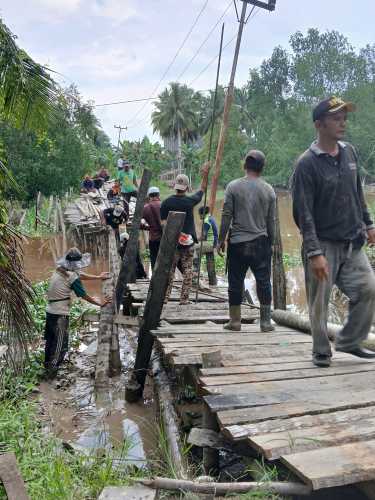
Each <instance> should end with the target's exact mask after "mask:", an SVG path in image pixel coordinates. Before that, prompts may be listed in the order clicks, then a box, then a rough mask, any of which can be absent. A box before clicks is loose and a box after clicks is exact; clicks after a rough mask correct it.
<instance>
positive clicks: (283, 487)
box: [136, 477, 311, 496]
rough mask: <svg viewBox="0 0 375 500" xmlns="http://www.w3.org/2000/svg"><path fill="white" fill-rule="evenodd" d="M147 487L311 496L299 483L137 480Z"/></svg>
mask: <svg viewBox="0 0 375 500" xmlns="http://www.w3.org/2000/svg"><path fill="white" fill-rule="evenodd" d="M136 482H140V483H142V484H144V485H145V486H150V487H151V488H155V489H160V490H182V491H191V492H194V493H208V494H211V495H215V496H222V495H226V494H228V493H246V492H248V491H254V490H265V491H267V492H269V493H276V494H279V495H310V493H311V487H310V486H306V485H305V484H301V483H297V482H276V481H269V482H250V483H248V482H233V483H214V482H205V483H204V482H201V483H199V482H195V481H182V480H179V479H168V478H163V477H155V478H154V479H136Z"/></svg>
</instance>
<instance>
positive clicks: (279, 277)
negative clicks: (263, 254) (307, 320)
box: [272, 199, 286, 309]
mask: <svg viewBox="0 0 375 500" xmlns="http://www.w3.org/2000/svg"><path fill="white" fill-rule="evenodd" d="M272 281H273V307H274V309H286V276H285V269H284V263H283V243H282V241H281V232H280V219H279V206H278V203H277V199H276V221H275V241H274V246H273V255H272Z"/></svg>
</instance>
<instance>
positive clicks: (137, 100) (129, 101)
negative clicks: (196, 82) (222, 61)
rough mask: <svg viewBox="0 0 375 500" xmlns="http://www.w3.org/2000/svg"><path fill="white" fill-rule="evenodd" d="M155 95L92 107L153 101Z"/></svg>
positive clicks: (98, 106)
mask: <svg viewBox="0 0 375 500" xmlns="http://www.w3.org/2000/svg"><path fill="white" fill-rule="evenodd" d="M210 90H211V89H204V90H197V92H209V91H210ZM154 99H155V97H142V98H140V99H127V100H124V101H113V102H103V103H101V104H94V105H93V107H94V108H100V107H102V106H114V105H116V104H129V103H132V102H143V101H153V100H154Z"/></svg>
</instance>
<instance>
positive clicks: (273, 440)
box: [248, 416, 375, 460]
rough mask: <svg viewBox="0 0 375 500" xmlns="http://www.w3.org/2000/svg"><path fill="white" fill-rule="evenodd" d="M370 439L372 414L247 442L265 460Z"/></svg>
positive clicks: (373, 429)
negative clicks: (353, 419) (261, 454)
mask: <svg viewBox="0 0 375 500" xmlns="http://www.w3.org/2000/svg"><path fill="white" fill-rule="evenodd" d="M374 438H375V416H372V417H367V418H366V417H363V418H362V419H360V420H359V419H357V420H355V421H352V422H341V423H337V422H336V423H328V424H326V425H319V426H316V427H308V428H304V429H294V430H288V431H281V432H271V433H268V434H261V435H259V436H251V437H249V438H248V441H249V442H250V444H251V446H253V447H254V448H255V449H256V450H257V451H258V452H260V453H263V454H264V456H265V457H266V458H267V459H269V460H276V459H278V458H280V457H281V455H289V454H290V453H299V452H301V451H308V450H315V449H317V448H325V447H328V446H339V445H342V444H346V443H353V442H356V441H364V440H370V439H374Z"/></svg>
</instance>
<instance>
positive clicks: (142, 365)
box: [125, 212, 185, 402]
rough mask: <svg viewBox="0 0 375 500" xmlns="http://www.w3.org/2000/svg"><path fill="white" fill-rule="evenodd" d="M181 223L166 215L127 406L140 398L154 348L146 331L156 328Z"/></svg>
mask: <svg viewBox="0 0 375 500" xmlns="http://www.w3.org/2000/svg"><path fill="white" fill-rule="evenodd" d="M184 220H185V214H184V213H182V212H169V214H168V219H167V224H166V226H165V228H164V231H163V236H162V239H161V242H160V250H159V253H158V257H157V259H156V264H155V268H154V272H153V274H152V278H151V282H150V287H149V290H148V295H147V300H146V304H145V309H144V313H143V318H142V322H141V326H140V329H139V334H138V348H137V355H136V359H135V366H134V371H133V376H132V380H131V382H130V384H129V385H128V387H127V388H126V391H125V398H126V400H127V401H129V402H135V401H138V400H139V399H140V398H141V397H142V395H143V389H144V385H145V380H146V373H147V369H148V366H149V362H150V358H151V353H152V348H153V345H154V337H153V336H152V335H151V334H150V331H151V330H153V329H155V328H157V327H158V325H159V321H160V315H161V312H162V309H163V304H164V298H165V293H166V291H167V287H168V282H169V275H170V271H171V268H172V264H173V259H174V256H175V252H176V245H177V241H178V237H179V235H180V232H181V229H182V226H183V224H184Z"/></svg>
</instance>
